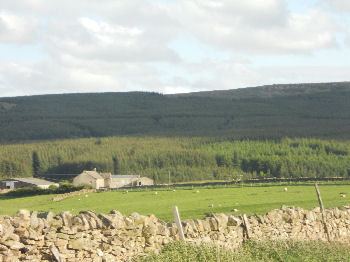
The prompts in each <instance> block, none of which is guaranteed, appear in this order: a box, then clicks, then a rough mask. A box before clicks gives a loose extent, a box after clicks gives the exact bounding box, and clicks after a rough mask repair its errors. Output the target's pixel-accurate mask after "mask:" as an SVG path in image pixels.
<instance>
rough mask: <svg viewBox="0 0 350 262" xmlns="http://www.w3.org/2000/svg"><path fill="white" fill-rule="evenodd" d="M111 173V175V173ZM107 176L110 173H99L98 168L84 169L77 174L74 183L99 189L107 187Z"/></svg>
mask: <svg viewBox="0 0 350 262" xmlns="http://www.w3.org/2000/svg"><path fill="white" fill-rule="evenodd" d="M109 175H111V174H110V173H109ZM105 176H107V177H108V174H99V173H98V172H97V171H96V169H94V170H92V171H85V170H84V171H83V173H81V174H80V175H77V176H76V177H75V178H74V179H73V184H74V185H76V186H82V185H90V186H92V187H93V188H96V189H99V188H102V187H106V185H105V178H104V177H105Z"/></svg>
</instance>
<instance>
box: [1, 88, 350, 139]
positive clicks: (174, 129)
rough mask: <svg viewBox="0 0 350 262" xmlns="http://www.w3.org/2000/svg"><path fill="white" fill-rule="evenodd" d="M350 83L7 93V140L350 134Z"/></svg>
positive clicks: (3, 107) (4, 109) (3, 117)
mask: <svg viewBox="0 0 350 262" xmlns="http://www.w3.org/2000/svg"><path fill="white" fill-rule="evenodd" d="M349 129H350V82H343V83H327V84H299V85H273V86H263V87H256V88H245V89H235V90H227V91H212V92H199V93H190V94H179V95H167V96H165V95H161V94H156V93H144V92H129V93H94V94H63V95H42V96H28V97H13V98H0V141H1V142H2V143H5V142H12V141H26V140H43V139H44V140H46V139H58V138H78V137H103V136H114V135H119V136H120V135H123V136H124V135H148V136H149V135H151V136H221V137H229V138H235V139H241V138H251V139H267V138H280V137H284V136H289V137H316V138H333V139H349V138H350V133H349V132H348V130H349Z"/></svg>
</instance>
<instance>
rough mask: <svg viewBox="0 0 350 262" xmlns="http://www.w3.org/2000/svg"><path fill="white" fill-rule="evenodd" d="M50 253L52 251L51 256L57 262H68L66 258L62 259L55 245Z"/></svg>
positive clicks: (51, 247)
mask: <svg viewBox="0 0 350 262" xmlns="http://www.w3.org/2000/svg"><path fill="white" fill-rule="evenodd" d="M50 251H51V254H52V256H53V259H54V260H55V261H56V262H65V261H66V260H65V259H64V258H62V256H61V254H60V252H59V251H58V249H57V247H55V246H54V245H51V246H50Z"/></svg>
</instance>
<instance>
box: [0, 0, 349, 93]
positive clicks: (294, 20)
mask: <svg viewBox="0 0 350 262" xmlns="http://www.w3.org/2000/svg"><path fill="white" fill-rule="evenodd" d="M290 1H292V0H290ZM320 1H328V2H332V1H331V0H320ZM300 2H302V1H300ZM334 3H337V5H338V6H339V7H341V6H342V7H343V8H344V9H346V8H347V7H346V6H347V3H348V1H340V0H335V1H334ZM1 6H2V8H6V10H9V11H0V41H2V42H6V43H9V44H10V45H11V43H29V42H32V43H33V42H34V43H35V44H37V45H40V46H41V47H42V49H43V50H45V52H46V54H45V56H42V57H45V59H46V60H43V59H42V58H41V59H38V62H36V63H33V62H31V63H24V62H19V61H16V58H14V59H13V61H12V62H2V63H1V61H0V79H1V82H0V96H3V95H4V94H13V95H19V94H42V93H64V92H65V93H67V92H102V91H132V90H148V91H157V92H163V93H174V92H188V91H200V90H213V89H231V88H238V87H246V86H255V85H261V84H268V83H279V82H293V81H294V80H295V81H307V82H310V81H311V82H318V81H321V79H324V80H325V81H331V80H332V81H333V80H341V79H343V80H344V79H346V77H347V73H345V71H346V70H345V69H347V67H341V68H337V70H338V72H333V70H330V68H329V67H325V65H326V64H327V61H325V62H324V64H323V65H320V67H319V68H315V67H306V66H302V65H301V66H299V67H293V68H292V67H286V66H285V62H284V61H283V60H284V59H288V55H290V56H293V57H303V58H305V57H306V55H309V54H312V55H315V54H316V55H317V52H318V51H319V50H325V49H330V48H334V47H338V46H337V44H338V43H337V38H336V36H337V34H338V32H339V30H343V29H339V25H337V24H336V22H337V23H338V24H339V20H337V19H334V14H331V13H330V12H328V11H327V9H325V8H322V7H320V6H317V5H315V6H314V7H313V9H307V10H305V11H303V12H298V11H296V10H292V9H291V8H290V6H289V5H287V2H286V0H264V1H261V0H249V1H241V0H171V1H158V0H142V1H137V0H128V1H122V0H104V1H103V3H101V1H99V0H84V1H83V0H74V1H72V0H60V1H56V0H26V1H23V0H1ZM316 7H317V8H318V9H316ZM334 20H336V22H335V21H334ZM39 21H42V23H41V24H40V22H39ZM340 23H341V22H340ZM39 29H41V30H40V34H41V37H40V38H38V37H37V35H38V32H39ZM186 35H187V36H190V37H191V38H195V39H196V41H197V40H198V41H197V42H198V43H200V44H201V45H202V46H209V47H210V48H208V50H210V55H209V54H208V55H207V56H206V54H205V53H206V51H204V52H202V53H201V55H200V56H199V57H200V58H199V59H198V60H200V61H199V62H198V63H194V62H192V63H190V62H188V61H198V60H196V59H191V58H190V56H191V54H192V53H194V55H193V57H196V55H195V54H196V52H199V51H198V50H196V44H195V43H196V41H194V42H193V43H194V44H193V43H192V46H191V45H189V46H186V43H182V42H183V41H184V40H183V39H186V37H183V36H186ZM177 36H180V38H181V39H182V40H181V41H182V42H181V43H180V44H179V43H177V44H175V45H172V43H174V42H172V41H173V40H174V39H176V37H177ZM339 39H340V38H339V37H338V41H340V40H339ZM183 46H186V47H187V49H186V50H185V52H181V50H180V49H181V48H183ZM197 47H198V48H199V49H200V47H199V46H197ZM205 50H207V49H205ZM334 50H337V48H334ZM219 51H224V53H225V55H224V56H219V55H217V58H216V59H212V58H213V57H215V55H216V53H217V54H218V53H219ZM177 52H178V53H179V54H178V53H177ZM339 52H340V51H339ZM281 54H284V55H283V56H280V55H281ZM286 54H287V55H286ZM180 55H181V58H180ZM270 55H271V56H273V57H274V61H278V59H276V57H277V58H278V57H281V63H280V66H276V67H261V66H260V67H257V66H255V65H254V61H255V59H259V64H263V62H262V60H264V59H265V60H267V59H269V56H270ZM186 56H187V57H186ZM14 57H15V55H14ZM197 57H198V56H197ZM209 57H211V59H209ZM220 57H221V58H220ZM234 57H239V59H234ZM262 57H265V58H262ZM344 58H345V57H344ZM0 59H1V56H0ZM8 60H9V59H8V58H6V61H8ZM305 60H306V59H303V61H305ZM286 64H288V63H286ZM343 64H344V63H343ZM162 66H163V67H164V68H162ZM290 70H292V71H290ZM327 70H329V71H327ZM318 74H321V75H318ZM313 79H314V80H313ZM322 81H323V80H322ZM6 87H7V89H8V90H6V91H4V89H5V88H6Z"/></svg>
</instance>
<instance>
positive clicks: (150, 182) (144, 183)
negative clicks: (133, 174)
mask: <svg viewBox="0 0 350 262" xmlns="http://www.w3.org/2000/svg"><path fill="white" fill-rule="evenodd" d="M140 182H141V185H142V186H151V185H153V184H154V183H153V180H152V179H150V178H148V177H141V178H140Z"/></svg>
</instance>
